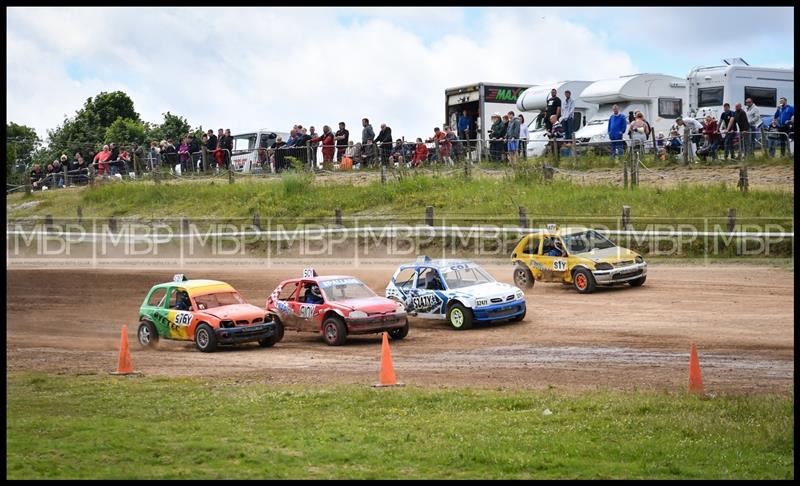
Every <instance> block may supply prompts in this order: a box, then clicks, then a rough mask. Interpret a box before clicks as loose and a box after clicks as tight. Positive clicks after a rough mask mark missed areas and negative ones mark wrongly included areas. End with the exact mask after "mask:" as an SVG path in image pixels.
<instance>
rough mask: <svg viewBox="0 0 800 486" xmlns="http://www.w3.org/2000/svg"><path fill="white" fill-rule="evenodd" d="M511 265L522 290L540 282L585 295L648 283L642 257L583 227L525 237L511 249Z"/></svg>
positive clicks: (549, 228) (542, 232) (555, 230)
mask: <svg viewBox="0 0 800 486" xmlns="http://www.w3.org/2000/svg"><path fill="white" fill-rule="evenodd" d="M511 262H512V263H513V264H514V283H515V284H516V285H517V286H518V287H520V288H523V289H524V288H531V287H533V284H534V282H535V281H537V280H539V281H542V282H560V283H563V284H566V285H569V284H572V285H574V286H575V290H577V291H578V292H580V293H582V294H588V293H590V292H594V290H595V288H596V287H597V286H598V285H607V286H611V285H615V284H621V283H627V284H628V285H630V286H631V287H639V286H640V285H642V284H643V283H644V281H645V279H647V263H646V262H645V261H644V258H642V256H641V255H639V254H638V253H636V252H634V251H631V250H628V249H627V248H622V247H620V246H617V245H615V244H614V243H613V242H612V241H611V240H609V239H608V238H606V237H605V236H603V235H601V234H600V233H599V232H597V231H595V230H593V229H588V228H582V227H574V228H562V229H558V228H556V227H555V226H553V225H548V228H547V229H546V230H541V231H537V232H535V233H531V234H529V235H527V236H524V237H523V238H522V239H521V240H520V241H519V243H517V246H516V247H515V248H514V252H513V253H512V254H511Z"/></svg>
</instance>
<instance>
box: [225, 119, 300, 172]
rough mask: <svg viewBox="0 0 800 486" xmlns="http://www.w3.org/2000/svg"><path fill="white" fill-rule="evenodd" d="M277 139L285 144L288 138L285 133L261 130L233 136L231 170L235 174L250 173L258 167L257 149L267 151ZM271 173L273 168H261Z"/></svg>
mask: <svg viewBox="0 0 800 486" xmlns="http://www.w3.org/2000/svg"><path fill="white" fill-rule="evenodd" d="M278 137H281V138H282V139H283V141H284V142H285V141H286V140H287V139H288V138H289V134H288V133H286V132H276V131H273V130H268V129H266V128H262V129H260V130H254V131H252V132H248V133H242V134H239V135H234V136H233V151H232V152H231V168H233V170H235V171H236V172H242V173H251V172H254V170H255V168H256V167H257V166H258V164H257V162H258V151H259V149H268V148H271V147H272V146H273V145H275V142H276V141H277V139H278ZM261 170H270V171H273V170H274V168H273V167H272V166H270V167H269V168H261Z"/></svg>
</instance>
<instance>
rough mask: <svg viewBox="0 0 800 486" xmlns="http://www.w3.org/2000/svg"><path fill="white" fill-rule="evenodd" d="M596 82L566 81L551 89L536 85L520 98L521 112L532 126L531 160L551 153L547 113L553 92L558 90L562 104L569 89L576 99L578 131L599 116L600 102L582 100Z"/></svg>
mask: <svg viewBox="0 0 800 486" xmlns="http://www.w3.org/2000/svg"><path fill="white" fill-rule="evenodd" d="M590 84H592V81H562V82H559V83H555V84H553V85H550V86H534V87H533V88H528V89H526V90H525V91H523V92H522V94H521V95H519V97H518V98H517V110H519V111H521V112H523V113H524V114H525V121H526V123H528V148H527V154H528V157H538V156H540V155H542V154H543V153H544V152H545V150H547V142H549V141H550V139H549V138H548V137H547V131H546V130H545V127H544V118H545V116H544V115H545V113H547V99H548V98H549V97H550V90H552V89H553V88H555V89H556V91H557V93H558V97H559V98H561V105H562V109H563V105H564V91H566V90H569V91H570V93H572V98H573V99H574V100H575V114H574V115H573V119H572V122H573V127H574V128H573V129H574V131H578V130H580V129H581V128H583V127H584V126H586V122H587V121H588V120H590V119H592V117H594V116H595V114H596V113H597V108H598V105H597V104H596V103H587V102H586V101H585V100H584V99H583V98H581V97H580V94H581V92H582V91H583V90H584V89H585V88H586V87H587V86H589V85H590Z"/></svg>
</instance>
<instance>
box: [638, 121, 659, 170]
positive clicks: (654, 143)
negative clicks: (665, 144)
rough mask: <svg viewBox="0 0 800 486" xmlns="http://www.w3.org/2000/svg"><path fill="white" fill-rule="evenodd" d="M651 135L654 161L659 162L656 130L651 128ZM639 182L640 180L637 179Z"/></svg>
mask: <svg viewBox="0 0 800 486" xmlns="http://www.w3.org/2000/svg"><path fill="white" fill-rule="evenodd" d="M650 135H652V136H653V162H658V144H657V143H656V131H655V130H650ZM636 182H637V183H638V182H639V181H636Z"/></svg>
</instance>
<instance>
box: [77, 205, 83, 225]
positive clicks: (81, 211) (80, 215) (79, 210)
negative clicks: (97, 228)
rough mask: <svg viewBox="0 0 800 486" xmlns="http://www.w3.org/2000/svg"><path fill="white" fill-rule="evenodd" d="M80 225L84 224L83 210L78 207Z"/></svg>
mask: <svg viewBox="0 0 800 486" xmlns="http://www.w3.org/2000/svg"><path fill="white" fill-rule="evenodd" d="M78 223H83V209H82V208H81V207H80V206H78Z"/></svg>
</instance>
